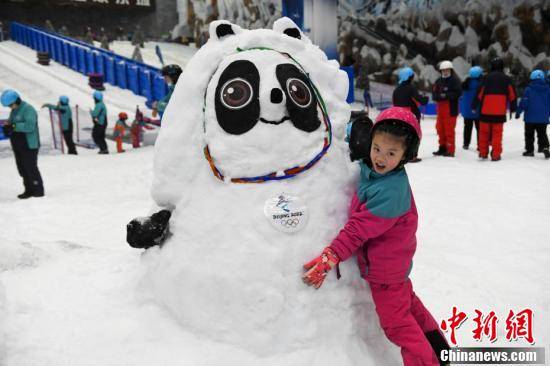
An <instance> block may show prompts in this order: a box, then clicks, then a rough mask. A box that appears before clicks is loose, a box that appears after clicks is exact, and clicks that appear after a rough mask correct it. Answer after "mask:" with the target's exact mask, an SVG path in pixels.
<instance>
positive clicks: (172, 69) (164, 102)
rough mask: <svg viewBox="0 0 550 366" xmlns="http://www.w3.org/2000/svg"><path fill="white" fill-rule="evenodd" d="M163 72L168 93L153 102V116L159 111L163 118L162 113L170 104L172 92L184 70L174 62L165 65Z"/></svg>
mask: <svg viewBox="0 0 550 366" xmlns="http://www.w3.org/2000/svg"><path fill="white" fill-rule="evenodd" d="M161 73H162V76H163V77H164V81H166V84H168V93H167V94H166V95H165V96H164V97H163V98H162V99H161V100H159V101H155V102H154V103H153V116H156V114H157V112H158V114H160V117H161V118H162V115H163V114H164V111H165V110H166V106H168V102H169V101H170V98H171V97H172V93H173V92H174V88H175V87H176V83H177V82H178V79H179V77H180V75H181V73H182V70H181V67H179V66H178V65H175V64H173V65H166V66H164V67H163V68H162V71H161Z"/></svg>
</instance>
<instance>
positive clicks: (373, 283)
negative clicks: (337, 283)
mask: <svg viewBox="0 0 550 366" xmlns="http://www.w3.org/2000/svg"><path fill="white" fill-rule="evenodd" d="M371 136H372V139H371V140H370V141H369V142H368V147H369V149H368V150H369V151H370V153H369V155H368V156H365V157H364V159H362V160H361V161H360V163H359V165H360V167H361V174H360V178H359V179H360V181H359V185H358V189H357V191H356V193H355V194H354V196H353V198H352V202H351V206H350V217H349V219H348V222H347V223H346V224H345V225H344V227H343V228H342V230H341V231H340V233H339V234H338V235H337V236H336V238H335V239H334V240H333V241H332V243H330V245H329V246H327V247H326V248H325V249H324V250H323V251H322V253H321V254H320V255H319V256H318V257H317V258H314V259H313V260H312V261H310V262H308V263H306V264H304V269H305V270H306V272H305V273H304V275H303V277H302V278H303V281H304V282H305V283H306V284H307V285H310V286H313V287H315V288H319V287H320V286H321V285H322V284H323V281H324V279H325V278H326V276H327V273H328V272H329V271H330V270H331V269H332V268H334V267H336V266H337V265H338V264H339V263H340V262H343V261H345V260H347V259H349V258H351V257H355V256H357V259H358V260H357V263H358V264H359V270H360V274H361V276H362V277H363V278H364V279H365V280H366V281H367V282H368V284H369V286H370V288H371V292H372V299H373V301H374V304H375V305H376V312H377V314H378V317H379V319H380V324H381V325H382V328H383V329H384V332H385V333H386V336H387V337H388V339H389V340H390V341H391V342H393V343H394V344H396V345H398V346H399V347H401V355H402V357H403V361H404V364H405V365H413V364H414V365H420V364H422V365H430V366H438V365H439V364H440V362H439V360H438V357H439V355H440V351H441V350H442V349H448V348H449V345H448V343H447V341H446V340H445V337H444V336H443V334H442V333H441V332H440V331H439V330H438V329H439V327H438V323H437V321H436V320H435V319H434V318H433V316H432V315H431V314H430V312H429V311H428V310H427V309H426V308H425V307H424V305H423V304H422V302H421V301H420V299H419V298H418V296H417V295H416V294H415V293H414V291H413V287H412V283H411V279H410V278H409V274H410V271H411V269H412V259H413V255H414V252H415V251H416V245H417V241H416V229H417V226H418V213H417V210H416V206H415V203H414V198H413V194H412V191H411V187H410V185H409V179H408V177H407V173H406V171H405V167H404V166H405V164H406V163H407V162H408V161H410V159H412V158H413V157H414V156H415V155H416V150H417V149H418V145H419V143H420V139H421V137H422V132H421V131H420V125H419V124H418V120H417V119H416V117H415V115H414V114H412V112H411V111H410V110H409V109H407V108H402V107H391V108H388V109H386V110H384V111H383V112H382V113H380V114H379V115H378V117H377V118H376V122H375V124H374V126H373V128H372V135H371ZM337 273H338V272H337Z"/></svg>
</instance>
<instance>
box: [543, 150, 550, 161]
mask: <svg viewBox="0 0 550 366" xmlns="http://www.w3.org/2000/svg"><path fill="white" fill-rule="evenodd" d="M542 153H543V154H544V158H545V159H550V150H548V149H544V150H542Z"/></svg>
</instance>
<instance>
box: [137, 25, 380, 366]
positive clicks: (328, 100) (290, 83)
mask: <svg viewBox="0 0 550 366" xmlns="http://www.w3.org/2000/svg"><path fill="white" fill-rule="evenodd" d="M210 34H211V38H210V40H209V41H208V43H207V44H206V45H205V46H203V47H202V48H201V49H200V50H199V51H198V52H197V54H196V55H195V56H194V58H193V59H192V60H191V61H190V62H189V64H188V65H187V67H186V69H185V71H184V73H183V74H182V76H181V77H180V79H179V82H178V85H177V86H176V89H175V91H174V94H173V96H172V99H171V100H170V104H169V105H168V108H167V110H166V113H165V115H164V117H163V121H162V123H163V126H162V129H161V133H160V136H159V138H158V140H157V144H156V146H155V149H156V151H155V166H154V183H153V190H152V193H153V197H154V199H155V200H156V202H157V204H159V205H160V206H170V207H173V208H174V210H173V214H172V218H171V220H170V230H171V232H172V236H171V237H170V238H169V240H168V241H167V242H166V243H165V244H164V245H163V246H162V247H161V248H152V249H150V250H148V252H147V253H146V255H145V256H144V261H145V262H146V265H147V275H146V277H145V278H146V281H145V282H146V283H147V286H148V287H149V288H150V290H151V291H152V293H153V295H154V298H155V299H156V301H158V302H159V303H160V304H162V305H163V306H165V307H166V308H167V309H168V310H169V311H170V312H171V313H172V314H173V315H174V316H175V317H176V318H177V319H178V321H179V322H180V323H181V324H182V326H183V327H184V328H185V329H187V330H188V331H190V332H193V333H194V334H196V335H197V336H199V337H203V338H206V339H210V340H213V341H219V342H223V343H227V344H231V345H234V346H237V347H239V348H241V349H244V350H246V351H248V352H250V353H252V354H256V355H261V357H269V356H270V355H275V354H281V353H285V354H288V353H292V352H306V353H307V352H311V353H308V354H310V355H313V354H317V355H320V354H338V355H339V357H340V356H343V358H342V357H340V358H341V359H340V360H339V361H338V362H337V363H338V364H339V365H346V364H350V365H352V364H357V363H358V362H363V361H364V360H368V359H369V357H368V356H367V354H368V351H367V350H368V347H367V346H366V343H365V341H366V340H367V339H368V338H369V337H370V336H372V332H371V333H369V327H370V329H372V328H373V326H375V327H377V325H376V323H377V321H376V320H375V319H376V318H375V317H374V316H373V305H372V301H371V298H370V294H369V292H368V290H367V287H366V286H365V283H364V281H363V280H361V279H360V277H359V273H358V269H357V266H356V264H355V261H354V260H349V261H348V262H349V263H348V262H346V263H343V264H342V265H341V271H342V279H340V280H339V281H337V280H336V275H335V274H334V273H330V274H329V276H328V278H327V280H326V281H325V284H324V285H323V287H322V288H321V289H320V290H314V289H312V288H309V287H307V286H305V285H304V284H303V282H302V281H301V275H302V273H303V269H302V265H303V263H305V262H306V261H309V260H310V259H312V258H314V257H315V256H317V255H319V253H320V252H321V251H322V250H323V248H324V247H325V246H327V245H329V244H330V242H331V241H332V239H334V237H335V236H336V235H337V234H338V232H339V230H340V229H341V228H342V227H343V225H344V224H345V221H346V219H347V214H348V212H347V210H348V206H349V202H350V199H351V195H352V194H353V191H354V189H355V184H356V183H355V182H356V179H357V173H358V172H357V170H356V168H355V167H354V166H353V165H352V164H351V163H350V162H349V158H348V148H347V146H346V143H345V142H344V134H345V126H346V123H347V121H348V120H349V106H348V104H347V103H346V101H345V98H346V94H347V91H348V81H347V76H346V74H345V73H344V72H342V71H341V70H339V65H338V63H337V62H336V61H330V60H327V58H326V56H325V54H324V53H323V52H322V51H321V50H320V49H319V48H318V47H317V46H315V45H313V44H311V42H310V41H309V40H308V39H307V38H306V37H305V36H304V35H303V34H302V33H301V32H300V31H299V30H298V28H297V27H296V26H295V24H294V23H292V21H290V20H289V19H288V18H282V19H280V20H278V21H277V22H275V24H274V29H273V30H267V29H260V30H253V31H248V30H243V29H240V28H239V27H238V26H235V25H233V24H229V23H227V22H225V21H217V22H213V23H212V24H211V26H210ZM333 272H334V271H333ZM369 314H370V315H369ZM367 323H368V324H367ZM378 329H379V328H378ZM374 333H376V334H378V335H379V334H380V332H379V330H378V331H375V332H374ZM369 334H370V336H369ZM304 357H306V358H307V357H308V356H305V354H304ZM325 361H326V362H327V364H328V363H329V362H328V359H326V360H325ZM306 363H307V360H305V359H304V364H306ZM322 363H323V362H322Z"/></svg>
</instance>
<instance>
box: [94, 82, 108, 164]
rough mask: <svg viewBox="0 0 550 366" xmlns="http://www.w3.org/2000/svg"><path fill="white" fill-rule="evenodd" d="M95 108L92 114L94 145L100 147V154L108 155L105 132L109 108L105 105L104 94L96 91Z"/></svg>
mask: <svg viewBox="0 0 550 366" xmlns="http://www.w3.org/2000/svg"><path fill="white" fill-rule="evenodd" d="M93 97H94V102H95V107H94V109H93V110H92V111H90V114H91V115H92V122H93V123H94V127H93V128H92V139H93V140H94V143H95V144H96V145H97V147H99V154H108V153H109V149H108V148H107V143H106V142H105V130H106V129H107V107H105V103H103V93H101V92H100V91H97V90H96V91H95V92H94V94H93Z"/></svg>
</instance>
